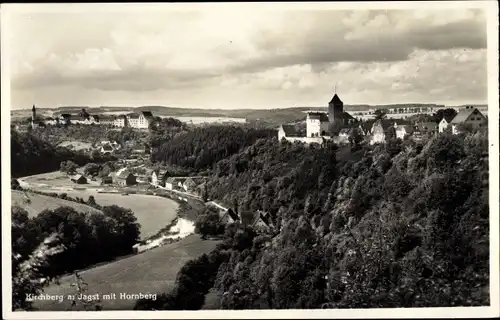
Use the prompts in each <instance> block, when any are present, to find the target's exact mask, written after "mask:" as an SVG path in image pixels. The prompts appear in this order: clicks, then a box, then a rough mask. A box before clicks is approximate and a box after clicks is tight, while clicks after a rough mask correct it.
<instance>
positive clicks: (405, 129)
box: [396, 124, 415, 139]
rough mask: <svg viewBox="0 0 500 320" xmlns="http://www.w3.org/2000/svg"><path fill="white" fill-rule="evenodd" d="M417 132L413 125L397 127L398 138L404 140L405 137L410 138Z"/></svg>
mask: <svg viewBox="0 0 500 320" xmlns="http://www.w3.org/2000/svg"><path fill="white" fill-rule="evenodd" d="M414 130H415V126H412V125H408V124H405V125H400V126H397V127H396V138H399V139H404V138H405V137H409V136H411V135H412V134H413V132H414Z"/></svg>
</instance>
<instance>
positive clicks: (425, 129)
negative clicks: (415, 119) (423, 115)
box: [417, 122, 438, 135]
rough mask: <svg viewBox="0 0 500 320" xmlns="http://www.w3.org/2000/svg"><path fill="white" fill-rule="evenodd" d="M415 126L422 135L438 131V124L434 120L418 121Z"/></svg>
mask: <svg viewBox="0 0 500 320" xmlns="http://www.w3.org/2000/svg"><path fill="white" fill-rule="evenodd" d="M417 127H418V129H419V130H420V132H421V133H422V134H424V135H432V134H435V133H437V132H438V124H437V123H436V122H420V123H417Z"/></svg>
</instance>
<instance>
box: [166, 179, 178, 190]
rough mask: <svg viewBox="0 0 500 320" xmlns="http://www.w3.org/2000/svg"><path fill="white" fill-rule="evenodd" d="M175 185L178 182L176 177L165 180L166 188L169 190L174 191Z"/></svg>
mask: <svg viewBox="0 0 500 320" xmlns="http://www.w3.org/2000/svg"><path fill="white" fill-rule="evenodd" d="M175 183H176V181H175V178H174V177H168V178H167V179H166V180H165V188H167V189H168V190H174V185H175Z"/></svg>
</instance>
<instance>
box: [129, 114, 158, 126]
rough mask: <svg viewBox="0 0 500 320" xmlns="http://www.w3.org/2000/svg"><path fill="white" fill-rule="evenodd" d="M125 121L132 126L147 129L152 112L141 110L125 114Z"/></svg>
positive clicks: (151, 118)
mask: <svg viewBox="0 0 500 320" xmlns="http://www.w3.org/2000/svg"><path fill="white" fill-rule="evenodd" d="M126 117H127V122H128V124H129V125H130V127H132V128H136V129H148V128H149V124H150V123H151V121H153V114H152V113H151V111H142V112H140V113H129V114H127V116H126Z"/></svg>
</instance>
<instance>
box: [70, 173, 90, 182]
mask: <svg viewBox="0 0 500 320" xmlns="http://www.w3.org/2000/svg"><path fill="white" fill-rule="evenodd" d="M69 179H70V180H71V181H72V182H74V183H77V184H85V183H87V178H85V177H84V176H83V175H81V174H75V175H73V176H70V177H69Z"/></svg>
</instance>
